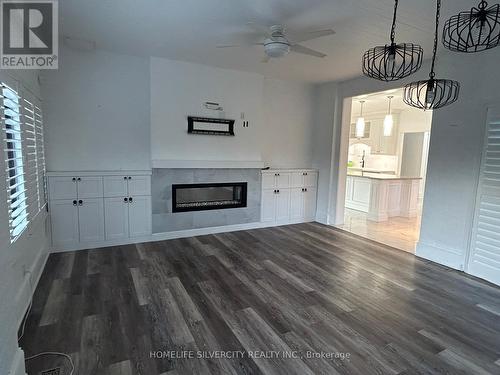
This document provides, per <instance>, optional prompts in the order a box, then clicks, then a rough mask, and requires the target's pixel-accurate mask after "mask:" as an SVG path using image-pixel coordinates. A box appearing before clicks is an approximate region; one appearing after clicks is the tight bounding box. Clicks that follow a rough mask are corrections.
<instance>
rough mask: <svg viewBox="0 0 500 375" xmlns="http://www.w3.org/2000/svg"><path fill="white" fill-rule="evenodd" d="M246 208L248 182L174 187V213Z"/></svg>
mask: <svg viewBox="0 0 500 375" xmlns="http://www.w3.org/2000/svg"><path fill="white" fill-rule="evenodd" d="M246 206H247V183H246V182H228V183H207V184H174V185H172V212H187V211H203V210H220V209H224V208H237V207H246Z"/></svg>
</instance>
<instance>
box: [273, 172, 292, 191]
mask: <svg viewBox="0 0 500 375" xmlns="http://www.w3.org/2000/svg"><path fill="white" fill-rule="evenodd" d="M290 177H291V173H289V172H286V173H282V172H278V173H276V188H278V189H287V188H289V187H290Z"/></svg>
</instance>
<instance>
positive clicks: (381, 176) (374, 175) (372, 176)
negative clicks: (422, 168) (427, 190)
mask: <svg viewBox="0 0 500 375" xmlns="http://www.w3.org/2000/svg"><path fill="white" fill-rule="evenodd" d="M347 175H348V176H351V177H362V178H370V179H372V180H421V179H422V177H401V176H396V175H394V174H385V173H370V172H363V174H361V172H357V173H355V172H348V173H347Z"/></svg>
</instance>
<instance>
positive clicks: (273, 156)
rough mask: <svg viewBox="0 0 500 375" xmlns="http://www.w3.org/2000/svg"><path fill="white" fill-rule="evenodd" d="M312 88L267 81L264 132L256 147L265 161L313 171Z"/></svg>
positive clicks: (281, 166)
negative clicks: (259, 148)
mask: <svg viewBox="0 0 500 375" xmlns="http://www.w3.org/2000/svg"><path fill="white" fill-rule="evenodd" d="M313 95H314V91H313V86H311V85H307V84H302V83H297V82H289V81H279V80H275V79H265V80H264V95H263V97H264V115H265V123H264V128H263V129H262V131H260V133H259V136H258V143H257V147H261V149H262V157H263V160H264V161H266V163H267V164H268V165H271V166H272V167H277V168H310V167H311V163H312V154H313V150H312V148H313V147H314V144H313V141H314V140H315V138H314V137H315V134H314V131H313V115H314V110H313V105H314V100H315V98H314V96H313Z"/></svg>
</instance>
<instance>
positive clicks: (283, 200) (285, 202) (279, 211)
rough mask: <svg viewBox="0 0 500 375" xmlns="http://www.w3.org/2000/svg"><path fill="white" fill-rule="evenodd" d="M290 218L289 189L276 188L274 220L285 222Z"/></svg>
mask: <svg viewBox="0 0 500 375" xmlns="http://www.w3.org/2000/svg"><path fill="white" fill-rule="evenodd" d="M289 218H290V189H282V190H278V193H277V194H276V222H277V223H287V222H288V221H289Z"/></svg>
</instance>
